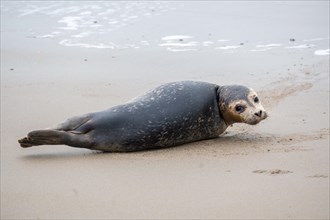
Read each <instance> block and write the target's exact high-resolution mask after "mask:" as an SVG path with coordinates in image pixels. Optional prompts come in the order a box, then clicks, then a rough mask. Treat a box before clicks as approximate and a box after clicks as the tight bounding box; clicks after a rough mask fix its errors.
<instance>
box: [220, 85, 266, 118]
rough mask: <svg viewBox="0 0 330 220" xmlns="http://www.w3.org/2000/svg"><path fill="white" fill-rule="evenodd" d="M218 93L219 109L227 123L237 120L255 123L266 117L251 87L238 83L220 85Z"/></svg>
mask: <svg viewBox="0 0 330 220" xmlns="http://www.w3.org/2000/svg"><path fill="white" fill-rule="evenodd" d="M218 95H219V106H220V111H221V114H222V116H223V118H224V120H225V122H226V124H227V125H231V124H234V123H237V122H243V123H247V124H250V125H255V124H258V123H259V122H260V121H262V120H264V119H266V118H267V112H266V111H265V109H264V107H263V106H262V105H261V102H260V100H259V98H258V96H257V93H256V92H255V91H253V89H250V88H247V87H245V86H239V85H232V86H221V87H220V89H219V94H218Z"/></svg>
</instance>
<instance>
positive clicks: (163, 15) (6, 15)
mask: <svg viewBox="0 0 330 220" xmlns="http://www.w3.org/2000/svg"><path fill="white" fill-rule="evenodd" d="M328 8H329V2H326V1H317V2H308V1H307V2H306V1H304V2H273V1H272V2H234V3H229V2H225V1H219V2H198V1H197V2H194V1H191V2H189V1H187V2H173V1H168V2H166V1H152V2H135V1H128V2H125V1H111V2H107V1H103V2H91V1H47V2H38V1H32V2H30V1H26V2H16V1H14V2H2V3H1V14H2V16H1V18H2V20H3V21H4V22H3V23H2V27H1V32H2V35H3V37H4V42H5V44H4V46H5V47H10V46H14V45H11V44H13V41H11V40H10V39H13V37H14V38H17V36H16V35H20V37H21V38H22V37H23V38H33V39H34V41H35V42H40V41H48V42H49V43H51V44H57V45H61V46H66V47H82V48H95V49H108V50H125V49H134V50H139V49H159V50H167V51H170V52H188V51H201V50H203V51H204V50H206V51H209V50H217V51H218V52H219V53H256V52H265V51H269V50H288V52H291V51H294V50H309V51H310V53H314V54H315V55H329V43H328V41H329V33H328V31H327V27H328V26H329V21H328V19H327V16H328V14H327V13H328ZM292 13H294V16H292ZM283 22H285V25H283ZM17 43H18V44H19V42H15V44H17Z"/></svg>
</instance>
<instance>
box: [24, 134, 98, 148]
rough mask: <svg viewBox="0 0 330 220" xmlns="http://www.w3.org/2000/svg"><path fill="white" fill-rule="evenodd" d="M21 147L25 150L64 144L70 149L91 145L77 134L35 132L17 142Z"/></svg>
mask: <svg viewBox="0 0 330 220" xmlns="http://www.w3.org/2000/svg"><path fill="white" fill-rule="evenodd" d="M18 142H19V143H20V145H21V147H23V148H27V147H32V146H37V145H59V144H65V145H69V146H72V147H80V148H85V147H86V148H91V147H92V143H91V141H90V140H89V138H88V136H87V135H85V134H83V133H79V132H76V131H74V132H72V133H71V132H70V131H68V132H67V131H57V130H36V131H31V132H30V133H29V134H28V135H27V137H25V138H22V139H20V140H18Z"/></svg>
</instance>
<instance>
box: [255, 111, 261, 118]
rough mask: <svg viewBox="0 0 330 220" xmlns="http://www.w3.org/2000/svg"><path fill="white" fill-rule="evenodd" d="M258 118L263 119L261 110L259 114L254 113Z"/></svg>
mask: <svg viewBox="0 0 330 220" xmlns="http://www.w3.org/2000/svg"><path fill="white" fill-rule="evenodd" d="M254 114H255V115H256V116H258V117H261V115H262V110H260V111H258V112H256V113H254Z"/></svg>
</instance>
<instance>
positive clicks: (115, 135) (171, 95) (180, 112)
mask: <svg viewBox="0 0 330 220" xmlns="http://www.w3.org/2000/svg"><path fill="white" fill-rule="evenodd" d="M230 88H236V89H234V90H233V91H232V89H230ZM235 91H237V92H236V93H237V94H235ZM251 92H253V91H252V90H250V89H248V88H246V87H242V86H229V87H228V86H227V87H221V86H218V85H215V84H211V83H206V82H194V81H183V82H174V83H168V84H164V85H162V86H159V87H157V88H156V89H154V90H151V91H149V92H147V93H146V94H145V95H142V96H140V97H137V98H135V99H134V100H132V101H130V102H128V103H126V104H124V105H119V106H115V107H112V108H110V109H107V110H105V111H101V112H96V113H90V114H86V115H83V116H79V117H74V118H71V119H68V120H66V121H65V122H64V123H62V124H59V125H57V126H55V127H54V128H51V129H46V130H37V131H32V132H30V133H29V134H28V137H26V138H23V139H21V140H19V142H20V144H21V146H22V147H31V146H33V145H43V144H66V145H69V146H73V147H82V148H89V149H93V150H101V151H109V152H129V151H138V150H149V149H154V148H165V147H171V146H176V145H181V144H184V143H189V142H193V141H198V140H204V139H210V138H215V137H218V136H219V135H220V134H221V133H223V132H224V131H225V130H226V128H227V127H228V125H230V124H232V123H234V122H244V119H243V118H242V117H240V115H241V114H242V113H243V112H242V113H241V114H239V113H237V111H236V113H237V115H233V114H231V111H235V110H234V109H231V106H230V105H231V104H233V102H237V101H241V102H242V100H241V99H242V98H243V99H244V100H246V101H247V100H248V99H249V97H248V96H249V95H251V94H250V93H251ZM222 94H224V95H225V96H226V97H223V96H222ZM252 98H253V97H252ZM244 100H243V101H244ZM246 103H247V102H246ZM240 105H242V103H241V104H240ZM261 107H262V106H261ZM236 110H237V109H236ZM238 110H240V111H241V110H242V109H238ZM254 112H258V113H260V112H261V113H260V116H256V115H254V116H253V117H252V118H255V120H252V119H251V120H252V121H253V122H251V123H250V124H256V123H258V122H259V121H260V120H262V119H264V118H266V117H267V115H266V113H264V114H263V116H262V113H263V112H264V110H263V108H262V110H257V111H253V113H254ZM253 113H252V114H253ZM250 114H251V113H250ZM248 116H249V115H248ZM235 117H236V118H235ZM237 118H240V119H239V120H238V119H237ZM237 120H238V121H237Z"/></svg>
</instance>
